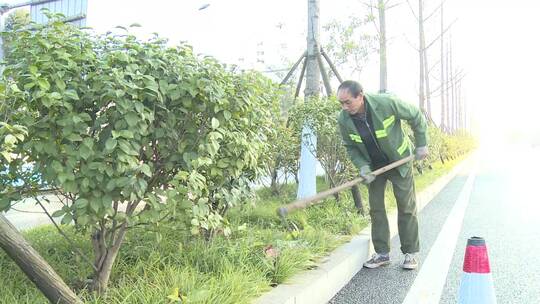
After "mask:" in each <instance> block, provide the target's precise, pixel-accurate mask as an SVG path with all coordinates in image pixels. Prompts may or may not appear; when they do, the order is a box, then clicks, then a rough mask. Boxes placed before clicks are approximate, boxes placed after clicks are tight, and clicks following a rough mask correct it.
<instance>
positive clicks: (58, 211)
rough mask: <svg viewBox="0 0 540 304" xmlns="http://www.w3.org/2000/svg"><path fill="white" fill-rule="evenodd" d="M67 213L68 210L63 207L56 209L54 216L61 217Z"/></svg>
mask: <svg viewBox="0 0 540 304" xmlns="http://www.w3.org/2000/svg"><path fill="white" fill-rule="evenodd" d="M65 213H66V212H65V211H64V210H63V209H60V210H56V211H55V212H53V214H52V217H61V216H62V215H64V214H65Z"/></svg>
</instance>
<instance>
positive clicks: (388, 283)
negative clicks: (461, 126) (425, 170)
mask: <svg viewBox="0 0 540 304" xmlns="http://www.w3.org/2000/svg"><path fill="white" fill-rule="evenodd" d="M512 148H513V149H514V150H513V153H517V154H515V155H519V157H517V158H515V159H513V160H512V162H508V161H507V159H505V158H503V157H502V155H508V154H504V153H503V152H501V153H493V150H484V151H480V153H479V155H478V156H479V157H478V159H477V160H478V161H477V162H476V164H477V165H478V172H477V175H476V179H475V182H474V185H473V190H472V193H471V197H470V201H469V203H468V205H467V208H466V209H465V216H464V218H463V223H462V226H461V227H460V228H461V231H459V232H458V231H456V233H459V235H458V241H457V244H456V246H455V248H448V250H452V251H453V257H452V261H451V262H450V266H449V268H448V275H447V276H446V282H445V284H444V286H441V287H442V294H441V298H440V302H439V303H457V297H458V294H459V284H460V279H461V275H462V265H463V257H464V254H465V246H466V242H467V239H468V238H469V237H472V236H481V237H484V238H485V240H486V243H487V247H488V254H489V259H490V263H491V272H492V277H493V280H494V286H495V294H496V297H497V301H498V303H527V304H529V303H532V304H534V303H539V304H540V259H539V258H538V256H539V253H540V231H539V230H540V227H539V225H538V224H539V223H540V196H539V195H538V189H539V188H540V160H538V159H535V157H536V158H538V157H540V149H538V148H532V147H530V146H520V147H512ZM467 173H468V172H464V174H461V175H458V176H456V177H455V178H454V179H453V180H452V181H451V182H450V183H449V184H448V185H447V186H446V187H445V188H444V189H443V190H442V191H441V192H440V193H439V194H438V195H437V196H436V197H435V198H434V199H433V200H432V201H431V203H430V204H428V205H427V206H426V207H425V208H424V209H423V210H422V211H421V212H420V214H419V224H420V227H419V228H420V230H419V231H420V241H421V250H420V253H419V257H420V268H421V267H422V261H424V260H425V259H426V257H427V255H428V254H429V252H430V249H431V247H432V245H433V243H434V242H435V240H436V239H437V236H438V234H439V232H440V231H441V228H442V226H443V225H444V223H445V220H446V218H447V216H448V214H449V213H450V210H451V209H452V207H453V206H454V203H455V202H456V199H457V197H458V196H459V194H460V192H461V190H462V188H463V186H464V184H465V181H466V179H467V175H466V174H467ZM391 259H392V264H391V265H389V266H386V267H383V268H380V269H363V270H361V271H360V272H358V273H357V274H356V276H355V277H354V278H353V279H352V280H351V281H350V282H349V283H348V284H347V285H346V286H345V287H344V288H343V289H342V290H341V291H340V292H339V293H338V294H336V295H335V297H334V298H333V299H332V300H331V301H330V302H329V303H332V304H346V303H377V304H384V303H402V302H403V300H404V299H405V297H406V296H407V293H408V292H409V289H410V287H411V286H412V284H413V282H414V280H415V278H416V275H417V274H418V272H419V271H420V269H419V270H416V271H405V270H402V269H401V268H400V266H399V264H400V262H401V259H402V254H401V252H400V250H399V237H397V236H396V237H394V238H393V239H392V252H391ZM443 268H444V267H443V266H442V265H441V269H443ZM441 271H443V270H441Z"/></svg>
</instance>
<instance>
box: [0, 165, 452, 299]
mask: <svg viewBox="0 0 540 304" xmlns="http://www.w3.org/2000/svg"><path fill="white" fill-rule="evenodd" d="M458 161H459V160H457V159H456V160H454V161H450V162H447V163H446V164H445V165H442V164H438V165H436V166H434V168H433V170H429V171H425V172H424V174H423V175H421V176H417V177H416V185H417V189H418V191H420V190H421V189H423V188H425V187H427V186H428V185H429V184H430V183H431V182H433V181H434V180H435V179H436V178H437V177H439V176H442V175H444V174H445V173H447V172H448V171H450V170H451V169H452V167H453V166H454V165H455V164H456V163H457V162H458ZM317 183H318V191H322V190H324V189H326V185H325V184H324V180H323V179H321V178H319V179H318V180H317ZM390 188H391V187H388V189H387V205H388V207H389V209H392V208H394V207H393V206H395V201H394V199H393V197H392V195H391V189H390ZM283 192H284V193H283V194H282V195H280V196H279V197H274V196H272V195H271V194H270V191H269V190H268V189H261V190H259V191H258V193H257V194H258V200H257V201H256V202H254V204H253V205H245V206H242V207H241V208H235V209H233V210H231V212H230V214H229V221H230V222H231V224H232V226H233V227H238V226H240V225H245V229H243V230H235V231H234V233H233V234H232V235H231V236H230V237H229V238H225V237H223V236H218V237H216V238H214V239H213V240H211V241H204V240H202V239H199V238H192V237H190V236H189V234H188V233H187V231H185V230H184V229H180V228H177V227H171V226H167V227H162V228H161V230H160V233H161V236H162V237H161V238H157V237H156V234H155V233H153V232H149V231H146V232H145V231H143V230H137V231H132V232H131V233H129V234H128V235H127V237H126V241H125V244H124V246H123V247H122V249H121V251H120V255H119V257H118V259H117V262H116V264H115V268H114V271H113V273H112V276H111V282H110V286H109V287H110V289H109V292H108V294H107V296H106V297H103V298H94V297H92V295H90V294H89V293H87V292H86V291H85V290H84V289H81V286H83V282H84V281H85V279H86V276H87V275H88V274H90V273H91V270H90V267H89V266H88V265H86V264H85V263H84V262H83V261H82V260H81V259H80V258H79V257H78V256H77V255H75V254H73V253H72V251H71V249H70V246H69V244H68V243H67V241H65V240H64V239H63V238H62V237H61V236H59V235H58V234H57V233H56V231H55V230H54V228H53V227H50V226H46V227H40V228H36V229H33V230H31V231H28V232H26V233H25V236H26V238H27V239H28V240H29V241H30V242H31V243H32V245H33V246H34V248H35V249H36V250H37V251H38V252H40V253H41V254H42V255H43V257H44V258H45V259H46V260H47V261H48V262H49V263H50V264H51V266H52V267H53V268H54V269H55V270H56V271H57V272H58V273H59V274H60V275H61V276H62V277H63V278H64V280H65V281H66V282H67V283H68V284H69V285H70V286H71V287H72V288H74V289H75V290H77V292H78V293H79V294H80V295H81V296H82V297H83V298H84V299H85V300H86V301H87V303H96V304H98V303H99V304H102V303H107V304H109V303H111V304H115V303H178V301H176V302H174V301H173V300H170V299H169V298H168V296H170V295H176V292H175V290H178V291H179V295H180V296H181V297H183V298H185V299H187V301H185V302H184V303H250V302H251V301H252V300H253V299H254V298H256V297H257V296H260V295H261V294H262V293H264V292H265V291H268V290H270V289H271V288H272V287H271V286H275V285H276V284H280V283H283V282H286V281H287V280H288V279H290V278H291V276H293V275H294V274H296V273H298V272H301V271H303V270H306V269H310V268H313V267H314V265H316V263H317V262H318V261H319V260H320V259H321V258H322V257H324V256H325V255H327V254H328V253H329V252H331V251H332V250H333V249H335V248H336V247H338V246H339V245H340V244H343V243H344V242H346V241H347V240H349V239H350V238H351V236H352V235H354V234H356V233H358V232H359V231H360V230H362V229H363V228H364V227H366V225H368V224H369V220H368V219H367V217H362V216H360V215H358V214H357V211H356V209H355V208H354V205H353V203H352V200H351V198H350V195H349V194H348V193H343V194H342V197H341V200H340V201H339V202H337V201H335V200H334V199H333V198H329V199H326V200H325V201H324V202H323V203H321V204H318V205H315V206H312V207H310V208H308V209H307V210H301V211H297V212H294V213H292V214H291V215H289V217H288V221H289V223H290V227H295V228H296V229H295V230H293V231H289V230H287V229H285V227H284V226H283V224H282V222H281V220H280V219H279V218H278V217H277V216H276V208H277V207H279V206H280V205H281V204H285V203H288V202H291V201H293V200H294V197H295V194H296V188H295V185H287V186H286V187H285V189H284V191H283ZM361 192H362V198H363V201H364V204H365V205H367V195H366V189H365V187H363V186H362V187H361ZM366 211H367V210H366ZM65 230H66V232H67V233H68V234H69V235H70V236H71V238H72V239H73V240H74V242H75V243H76V244H77V246H78V247H80V248H81V249H82V250H83V251H84V252H86V253H87V254H88V255H89V256H91V248H90V244H89V242H88V241H87V239H85V238H84V237H82V236H80V235H75V234H74V232H73V231H72V229H71V228H70V227H66V228H65ZM270 245H271V246H272V247H273V248H274V249H277V250H278V252H279V255H278V256H277V257H276V258H269V257H266V256H265V253H264V251H265V248H267V247H268V246H270ZM0 273H1V276H0V303H47V301H46V299H45V298H44V297H43V296H42V295H41V294H40V292H39V291H38V290H37V289H36V288H35V287H34V285H33V284H32V283H31V282H30V281H29V280H28V279H27V278H26V277H25V276H24V274H23V273H22V272H21V271H20V270H19V269H18V268H17V266H16V265H15V264H14V263H13V262H12V261H11V260H10V259H9V258H8V257H7V256H6V255H5V254H4V253H3V252H0Z"/></svg>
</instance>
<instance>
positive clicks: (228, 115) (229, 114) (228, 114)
mask: <svg viewBox="0 0 540 304" xmlns="http://www.w3.org/2000/svg"><path fill="white" fill-rule="evenodd" d="M223 116H224V117H225V120H229V119H231V117H232V115H231V112H229V111H227V110H225V111H223Z"/></svg>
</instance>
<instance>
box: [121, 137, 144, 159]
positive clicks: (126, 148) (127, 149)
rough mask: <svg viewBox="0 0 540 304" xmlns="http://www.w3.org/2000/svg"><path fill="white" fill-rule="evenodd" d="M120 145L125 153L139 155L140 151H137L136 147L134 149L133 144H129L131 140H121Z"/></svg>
mask: <svg viewBox="0 0 540 304" xmlns="http://www.w3.org/2000/svg"><path fill="white" fill-rule="evenodd" d="M119 146H120V150H122V151H124V153H126V154H127V155H132V156H138V155H139V153H137V151H135V149H133V148H132V147H131V145H130V144H129V142H128V141H126V140H121V141H120V144H119Z"/></svg>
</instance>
